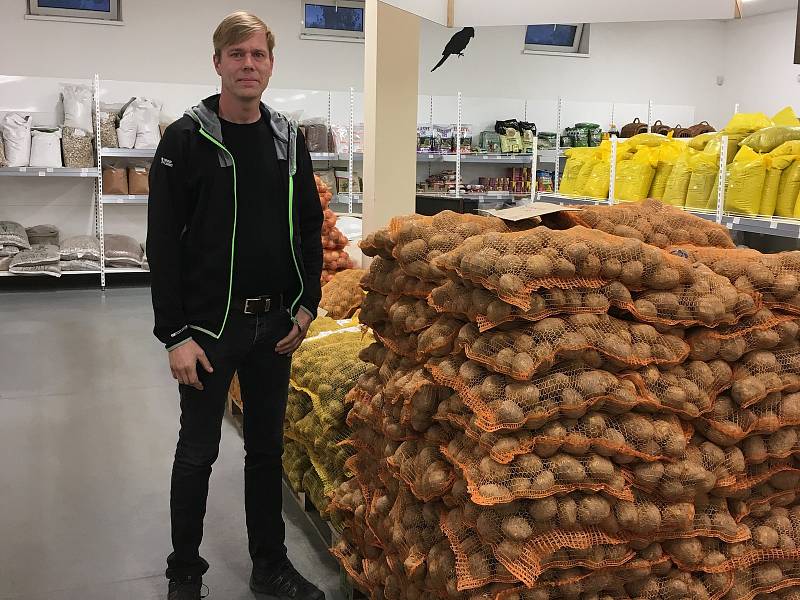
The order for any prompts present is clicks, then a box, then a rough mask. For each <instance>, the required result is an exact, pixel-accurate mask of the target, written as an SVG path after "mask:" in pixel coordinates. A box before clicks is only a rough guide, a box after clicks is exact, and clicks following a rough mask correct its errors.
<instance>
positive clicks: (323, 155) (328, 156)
mask: <svg viewBox="0 0 800 600" xmlns="http://www.w3.org/2000/svg"><path fill="white" fill-rule="evenodd" d="M311 160H319V161H332V160H342V159H340V158H339V155H338V154H336V153H335V152H312V153H311ZM344 160H347V159H346V158H345V159H344Z"/></svg>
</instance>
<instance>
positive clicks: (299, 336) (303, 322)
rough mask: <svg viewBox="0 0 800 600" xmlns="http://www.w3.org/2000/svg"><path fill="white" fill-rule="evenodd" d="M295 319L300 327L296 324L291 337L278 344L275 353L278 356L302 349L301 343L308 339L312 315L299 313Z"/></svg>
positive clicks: (302, 311) (288, 336)
mask: <svg viewBox="0 0 800 600" xmlns="http://www.w3.org/2000/svg"><path fill="white" fill-rule="evenodd" d="M295 318H296V319H297V322H298V323H299V324H300V325H297V323H295V324H294V325H293V326H292V330H291V331H290V332H289V335H287V336H286V337H285V338H283V339H282V340H281V341H280V342H278V345H277V346H275V352H277V353H278V354H292V353H293V352H294V351H295V350H297V349H298V348H299V347H300V343H301V342H302V341H303V339H304V338H305V337H306V333H308V328H309V327H310V326H311V321H313V319H312V318H311V315H309V314H308V313H307V312H306V311H304V310H300V311H297V316H296V317H295Z"/></svg>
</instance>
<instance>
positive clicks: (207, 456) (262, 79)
mask: <svg viewBox="0 0 800 600" xmlns="http://www.w3.org/2000/svg"><path fill="white" fill-rule="evenodd" d="M213 41H214V57H213V61H214V68H215V69H216V71H217V74H218V75H219V76H220V78H221V80H222V92H221V93H220V94H219V95H216V96H211V97H210V98H206V99H205V100H203V101H202V102H201V103H200V104H199V105H197V106H195V107H194V108H192V109H190V110H188V111H187V112H186V114H185V115H184V116H183V117H182V118H181V119H180V120H178V121H177V122H175V123H173V124H172V125H170V127H169V128H167V130H166V132H165V133H164V137H163V139H162V140H161V144H160V145H159V147H158V150H157V151H156V155H155V158H154V160H153V166H152V169H151V171H150V199H149V208H148V233H147V254H148V259H149V262H150V271H151V274H152V295H153V311H154V313H155V329H154V333H155V335H156V337H158V339H159V340H161V341H162V342H163V343H164V344H165V345H166V348H167V350H168V352H169V365H170V369H171V370H172V375H173V377H174V378H175V379H177V380H178V383H179V391H180V405H181V427H180V434H179V439H178V445H177V450H176V452H175V462H174V464H173V469H172V488H171V493H170V509H171V520H172V544H173V552H172V553H171V554H170V555H169V557H168V558H167V573H166V574H167V578H168V579H169V600H196V599H197V598H200V597H201V590H202V576H203V574H204V573H205V572H206V571H207V570H208V563H207V562H206V561H205V560H204V559H203V558H202V557H201V556H200V553H199V547H200V542H201V540H202V537H203V517H204V516H205V512H206V500H207V497H208V481H209V476H210V474H211V466H212V464H213V463H214V461H215V460H216V458H217V454H218V451H219V441H220V435H221V433H220V432H221V425H222V418H223V414H224V411H225V404H226V400H227V393H228V387H229V385H230V382H231V379H232V377H233V374H234V372H236V371H238V373H239V381H240V383H241V390H242V397H243V401H244V404H245V410H244V447H245V452H246V456H245V465H244V473H245V477H244V479H245V510H246V515H247V533H248V539H249V550H250V555H251V557H252V560H253V571H252V575H251V578H250V587H251V588H252V589H253V590H254V591H256V592H259V593H263V594H267V595H268V597H272V598H279V599H281V600H284V599H291V600H294V599H297V600H320V599H324V597H325V595H324V594H323V593H322V592H321V591H320V590H319V589H317V588H316V587H315V586H314V585H312V584H311V583H309V582H308V581H306V580H305V579H304V578H303V577H302V576H301V575H300V574H299V573H298V572H297V571H296V570H295V569H294V567H293V566H292V564H291V562H289V559H288V558H287V556H286V547H285V546H284V523H283V517H282V514H281V504H282V502H281V499H282V496H281V488H282V481H281V479H282V475H281V472H282V467H281V455H282V453H283V420H284V414H285V410H286V400H287V391H288V385H289V370H290V364H291V355H292V352H294V351H295V350H296V349H297V347H298V346H299V345H300V342H301V341H302V340H303V338H304V337H305V335H306V332H307V331H308V327H309V325H310V324H311V321H312V320H313V319H314V318H315V316H316V312H317V305H318V303H319V299H320V283H319V280H320V273H321V270H322V243H321V239H320V233H321V227H322V211H321V208H320V204H319V197H318V195H317V189H316V184H315V182H314V175H313V170H312V166H311V158H310V156H309V153H308V150H307V149H306V144H305V140H304V139H303V136H302V134H301V133H300V132H298V130H297V128H296V126H295V124H293V123H290V122H289V121H288V120H287V119H286V118H285V117H284V116H283V115H281V114H279V113H277V112H275V111H273V110H271V109H269V108H268V107H266V106H265V105H264V104H262V103H261V95H262V93H263V92H264V90H265V89H266V87H267V84H268V83H269V80H270V77H271V76H272V69H273V65H274V56H273V48H274V47H275V37H274V35H273V33H272V32H271V31H270V29H269V28H268V27H267V25H266V24H265V23H264V22H263V21H262V20H261V19H259V18H258V17H256V16H254V15H252V14H248V13H245V12H237V13H234V14H231V15H229V16H228V17H226V18H225V19H224V20H223V21H222V23H220V25H219V27H217V30H216V31H215V33H214V38H213Z"/></svg>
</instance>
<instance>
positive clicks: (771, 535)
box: [752, 525, 779, 550]
mask: <svg viewBox="0 0 800 600" xmlns="http://www.w3.org/2000/svg"><path fill="white" fill-rule="evenodd" d="M752 537H753V543H754V544H755V545H756V547H757V548H760V549H763V550H770V549H772V548H776V547H777V546H778V542H779V536H778V532H777V531H775V530H774V529H773V528H772V527H767V526H766V525H760V526H758V527H756V528H755V529H753V531H752Z"/></svg>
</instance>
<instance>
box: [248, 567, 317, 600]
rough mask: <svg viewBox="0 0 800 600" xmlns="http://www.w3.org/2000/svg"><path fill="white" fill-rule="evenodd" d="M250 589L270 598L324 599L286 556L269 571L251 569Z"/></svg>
mask: <svg viewBox="0 0 800 600" xmlns="http://www.w3.org/2000/svg"><path fill="white" fill-rule="evenodd" d="M250 589H251V590H253V591H254V592H256V593H257V594H265V595H266V596H267V598H270V599H271V600H325V594H324V593H323V591H322V590H320V589H319V588H317V587H316V586H315V585H314V584H313V583H311V582H310V581H308V580H306V579H305V577H303V576H302V575H300V573H298V572H297V570H296V569H295V568H294V566H292V563H291V562H289V559H288V558H287V559H286V561H285V562H284V563H282V564H281V565H279V566H278V567H276V568H275V569H274V570H271V571H261V570H256V569H253V573H252V575H250Z"/></svg>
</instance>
